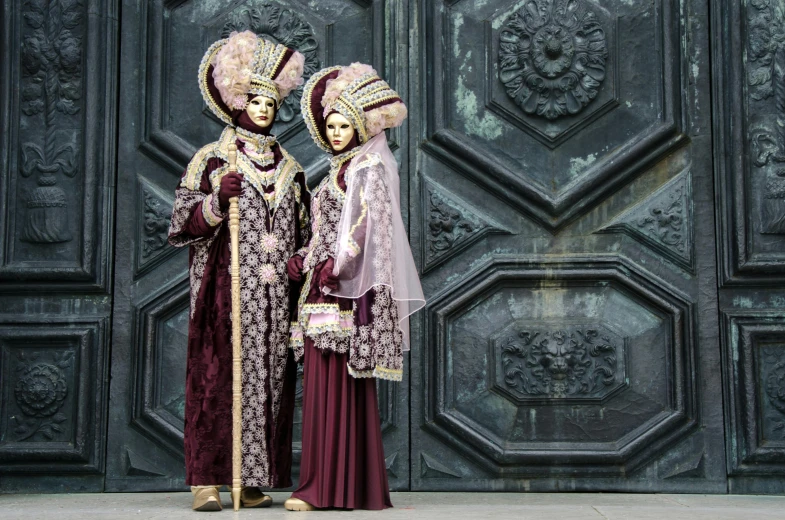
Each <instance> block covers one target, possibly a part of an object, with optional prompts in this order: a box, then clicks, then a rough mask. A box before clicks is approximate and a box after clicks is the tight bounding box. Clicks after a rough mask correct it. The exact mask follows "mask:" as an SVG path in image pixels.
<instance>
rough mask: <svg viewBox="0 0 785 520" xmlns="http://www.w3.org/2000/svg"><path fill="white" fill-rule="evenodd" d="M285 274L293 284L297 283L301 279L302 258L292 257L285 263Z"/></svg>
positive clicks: (298, 256)
mask: <svg viewBox="0 0 785 520" xmlns="http://www.w3.org/2000/svg"><path fill="white" fill-rule="evenodd" d="M286 274H287V275H289V279H290V280H291V281H293V282H299V281H300V280H302V279H303V257H301V256H300V255H294V256H293V257H291V258H290V259H289V261H288V262H286Z"/></svg>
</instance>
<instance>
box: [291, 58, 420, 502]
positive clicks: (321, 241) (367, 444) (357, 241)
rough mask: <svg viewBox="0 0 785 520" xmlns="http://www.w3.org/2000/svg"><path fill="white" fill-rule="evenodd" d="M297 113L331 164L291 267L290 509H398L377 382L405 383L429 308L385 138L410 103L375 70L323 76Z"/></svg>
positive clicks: (357, 67)
mask: <svg viewBox="0 0 785 520" xmlns="http://www.w3.org/2000/svg"><path fill="white" fill-rule="evenodd" d="M301 108H302V113H303V117H304V118H305V122H306V126H307V127H308V130H309V131H310V133H311V136H312V137H313V139H314V141H316V144H317V145H318V146H319V147H320V148H322V149H323V150H325V151H326V152H328V153H331V154H332V155H333V157H332V158H331V159H330V172H329V174H328V175H327V177H325V178H324V180H323V181H322V182H321V184H319V186H318V187H317V188H316V190H315V191H314V192H313V194H312V201H311V219H312V220H311V229H312V232H311V240H310V243H309V244H308V246H306V247H305V248H303V249H302V250H300V251H298V252H297V254H296V255H295V256H293V257H292V258H291V259H290V260H289V263H288V272H289V276H290V278H292V279H293V280H300V279H301V278H303V277H304V286H303V290H302V292H301V295H300V300H299V302H298V320H297V322H296V323H295V324H293V325H292V347H293V348H294V350H295V352H296V356H297V358H298V359H299V358H301V357H303V358H304V363H305V365H304V370H303V423H302V424H303V434H302V446H303V451H302V460H301V464H300V482H299V486H298V488H297V490H296V491H295V492H294V493H293V494H292V497H291V498H289V499H288V500H286V502H285V504H284V506H285V507H286V508H287V509H289V510H292V511H310V510H313V509H316V508H343V509H374V510H378V509H384V508H387V507H392V503H391V502H390V492H389V487H388V483H387V471H386V468H385V464H384V446H383V445H382V434H381V426H380V423H379V411H378V403H377V396H376V378H380V379H386V380H390V381H400V380H401V379H402V376H403V352H402V351H403V350H404V349H405V348H406V345H408V340H409V338H408V329H409V327H408V317H409V315H410V314H412V313H413V312H415V311H416V310H417V309H419V308H421V307H422V306H423V305H424V304H425V300H424V298H423V293H422V289H421V287H420V281H419V277H418V275H417V270H416V268H415V265H414V260H413V258H412V253H411V249H410V248H409V242H408V239H407V237H406V231H405V228H404V226H403V222H402V220H401V209H400V196H399V191H400V186H399V184H400V181H399V179H398V165H397V163H396V161H395V158H394V157H393V155H392V153H390V149H389V148H388V146H387V138H386V136H385V133H384V130H385V129H386V128H391V127H394V126H398V125H400V124H401V123H402V122H403V120H404V119H405V117H406V106H405V105H404V103H403V101H402V100H401V99H400V97H399V96H398V94H397V93H396V92H395V91H394V90H392V89H391V88H390V86H389V85H388V84H387V83H386V82H385V81H384V80H382V79H381V78H380V77H379V76H378V75H377V74H376V71H374V70H373V68H371V67H370V66H368V65H362V64H359V63H355V64H352V65H351V66H348V67H331V68H328V69H324V70H322V71H320V72H318V73H317V74H315V75H314V76H312V78H311V79H310V80H309V81H308V83H306V85H305V88H304V93H303V97H302V100H301Z"/></svg>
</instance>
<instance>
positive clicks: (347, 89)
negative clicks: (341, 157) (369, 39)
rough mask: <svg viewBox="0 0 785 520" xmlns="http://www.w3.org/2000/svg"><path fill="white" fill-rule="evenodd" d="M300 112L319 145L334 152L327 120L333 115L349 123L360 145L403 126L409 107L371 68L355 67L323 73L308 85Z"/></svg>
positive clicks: (340, 68)
mask: <svg viewBox="0 0 785 520" xmlns="http://www.w3.org/2000/svg"><path fill="white" fill-rule="evenodd" d="M300 108H301V110H302V113H303V118H304V119H305V124H306V126H307V127H308V131H309V132H310V133H311V137H312V138H313V140H314V141H315V142H316V144H317V145H318V146H319V147H320V148H322V149H323V150H325V151H328V152H330V151H332V148H331V147H330V143H329V140H328V139H327V137H326V134H325V120H326V119H327V116H328V115H329V114H330V113H332V112H338V113H340V114H341V115H343V116H344V117H345V118H346V119H348V120H349V121H350V122H351V123H352V126H354V128H355V130H356V132H357V139H358V141H359V143H360V144H363V143H365V142H366V141H368V139H370V138H371V137H373V136H375V135H377V134H379V133H381V132H383V131H384V130H385V129H386V128H393V127H396V126H399V125H400V124H401V123H402V122H403V120H404V119H406V114H407V111H406V105H405V104H404V103H403V101H402V100H401V98H400V96H399V95H398V93H397V92H395V91H394V90H393V89H392V88H390V85H388V84H387V82H386V81H384V80H383V79H382V78H380V77H379V75H378V74H377V73H376V71H375V70H374V69H373V67H371V66H370V65H364V64H362V63H352V64H351V65H349V66H348V67H341V66H337V67H328V68H326V69H322V70H320V71H319V72H317V73H316V74H314V75H313V76H311V79H309V80H308V82H307V83H306V84H305V87H304V89H303V97H302V99H301V100H300Z"/></svg>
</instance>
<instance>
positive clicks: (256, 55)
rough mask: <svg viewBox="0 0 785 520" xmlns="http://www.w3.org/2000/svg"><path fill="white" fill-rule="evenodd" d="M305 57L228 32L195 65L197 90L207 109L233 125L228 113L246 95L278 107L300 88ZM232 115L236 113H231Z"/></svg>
mask: <svg viewBox="0 0 785 520" xmlns="http://www.w3.org/2000/svg"><path fill="white" fill-rule="evenodd" d="M304 64H305V57H304V56H303V55H302V54H300V53H299V52H297V51H295V50H292V49H289V48H288V47H286V46H284V45H281V44H279V43H272V42H269V41H267V40H265V39H263V38H260V37H258V36H257V35H256V34H255V33H253V32H252V31H243V32H241V33H237V32H235V33H232V34H231V35H230V36H229V37H228V38H224V39H223V40H218V41H217V42H215V43H214V44H212V45H211V46H210V48H209V49H207V52H206V53H205V55H204V57H203V58H202V63H201V64H200V65H199V89H200V90H201V92H202V97H203V98H204V100H205V103H207V106H208V107H209V108H210V110H211V111H212V112H213V114H215V115H216V116H218V118H219V119H220V120H221V121H223V122H224V123H227V124H229V125H233V124H234V122H233V121H232V119H233V118H232V116H233V114H232V112H236V111H242V110H245V108H246V107H247V105H248V95H249V94H255V95H257V96H265V97H268V98H271V99H273V100H275V102H276V106H277V107H280V106H281V103H282V102H283V100H284V98H286V96H288V95H289V93H290V92H291V91H292V90H294V89H295V88H296V87H297V86H299V85H302V83H303V80H302V75H303V66H304ZM234 115H236V114H234Z"/></svg>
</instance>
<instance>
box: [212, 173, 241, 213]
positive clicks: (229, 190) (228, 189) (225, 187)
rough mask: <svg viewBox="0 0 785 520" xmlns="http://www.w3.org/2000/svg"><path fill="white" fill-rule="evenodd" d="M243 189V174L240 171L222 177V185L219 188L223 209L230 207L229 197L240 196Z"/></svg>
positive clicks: (219, 199)
mask: <svg viewBox="0 0 785 520" xmlns="http://www.w3.org/2000/svg"><path fill="white" fill-rule="evenodd" d="M242 190H243V176H242V175H240V174H239V173H230V174H228V175H224V176H223V177H222V178H221V187H220V188H219V190H218V205H219V206H220V207H221V211H226V210H227V209H229V199H231V198H232V197H239V196H240V192H241V191H242Z"/></svg>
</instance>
